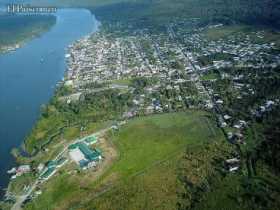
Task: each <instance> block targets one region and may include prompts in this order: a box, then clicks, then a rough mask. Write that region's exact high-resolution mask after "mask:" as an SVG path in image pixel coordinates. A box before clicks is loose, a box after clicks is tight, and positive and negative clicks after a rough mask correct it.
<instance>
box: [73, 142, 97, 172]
mask: <svg viewBox="0 0 280 210" xmlns="http://www.w3.org/2000/svg"><path fill="white" fill-rule="evenodd" d="M68 149H69V155H70V158H71V159H72V160H73V161H75V162H76V163H77V164H78V165H79V166H80V167H81V168H82V169H88V168H91V167H94V166H96V163H97V162H98V161H100V160H101V159H102V156H101V151H100V150H98V149H91V148H89V146H88V145H87V144H86V143H84V142H78V143H76V144H71V145H70V146H69V147H68Z"/></svg>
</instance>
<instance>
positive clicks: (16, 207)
mask: <svg viewBox="0 0 280 210" xmlns="http://www.w3.org/2000/svg"><path fill="white" fill-rule="evenodd" d="M111 129H113V126H110V127H107V128H104V129H102V130H100V131H98V132H95V133H92V134H90V135H88V136H92V135H95V136H100V135H103V134H104V133H106V132H107V131H109V130H111ZM80 141H82V140H81V139H76V140H74V141H72V142H70V143H68V144H67V145H65V147H64V148H63V150H62V151H61V152H60V153H59V154H58V155H57V156H56V157H55V158H54V160H57V159H59V158H60V157H61V155H63V154H64V153H65V152H66V151H67V149H68V147H69V146H70V145H71V144H74V143H77V142H80ZM39 183H40V182H39V178H37V179H36V181H35V182H34V183H33V184H32V185H31V187H30V188H29V190H28V191H27V192H26V193H25V194H23V195H19V196H15V198H16V202H15V204H14V205H13V206H12V208H11V210H20V209H21V205H22V204H23V203H24V201H25V200H26V199H27V198H28V197H29V196H30V195H31V193H32V192H33V191H34V190H35V188H36V187H37V186H38V184H39Z"/></svg>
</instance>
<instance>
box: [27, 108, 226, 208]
mask: <svg viewBox="0 0 280 210" xmlns="http://www.w3.org/2000/svg"><path fill="white" fill-rule="evenodd" d="M209 117H210V115H209V114H208V113H206V112H203V111H188V112H185V113H172V114H161V115H153V116H148V117H141V118H137V119H134V120H131V121H130V122H129V123H128V124H127V125H125V126H124V127H121V129H120V130H119V131H114V132H113V133H110V134H108V138H109V139H111V141H112V143H113V144H114V145H115V147H116V148H117V150H118V154H119V155H118V158H117V159H116V160H115V162H114V163H113V165H112V166H111V167H110V168H109V169H108V170H106V171H105V173H104V174H103V175H101V176H100V177H99V179H90V178H89V177H90V174H91V173H95V172H81V173H78V174H75V173H74V174H72V175H69V174H68V171H67V170H66V169H64V170H62V171H61V172H60V173H61V175H60V176H57V177H54V178H52V179H51V180H50V181H49V183H47V185H46V186H45V187H44V188H43V191H44V192H43V194H42V195H41V196H39V197H38V198H37V199H35V200H34V201H33V202H32V203H30V204H28V205H27V206H26V209H42V208H46V207H48V209H69V208H70V206H71V207H72V209H94V207H96V209H100V210H102V209H104V210H105V209H106V210H109V209H120V210H124V209H129V210H131V209H143V208H144V209H158V208H159V206H161V207H162V208H160V209H168V210H171V209H176V203H177V202H178V199H180V197H178V196H177V194H176V192H177V191H178V190H179V191H180V186H179V185H178V179H177V173H176V170H177V169H178V164H177V163H178V160H180V159H181V157H182V155H183V154H184V151H185V149H186V148H187V147H193V146H196V147H200V146H203V145H204V144H208V143H209V144H212V143H215V142H222V141H223V136H222V134H221V132H220V130H218V129H217V128H216V127H215V126H214V125H213V122H212V120H211V119H209ZM201 131H203V132H201ZM105 158H106V157H105ZM62 183H63V184H62ZM93 198H94V199H93Z"/></svg>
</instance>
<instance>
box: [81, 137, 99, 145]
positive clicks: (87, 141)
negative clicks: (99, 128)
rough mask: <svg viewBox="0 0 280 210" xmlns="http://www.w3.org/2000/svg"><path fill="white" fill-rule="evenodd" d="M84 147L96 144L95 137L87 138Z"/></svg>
mask: <svg viewBox="0 0 280 210" xmlns="http://www.w3.org/2000/svg"><path fill="white" fill-rule="evenodd" d="M84 141H85V143H86V145H92V144H96V143H97V137H96V136H95V135H92V136H89V137H87V138H85V140H84Z"/></svg>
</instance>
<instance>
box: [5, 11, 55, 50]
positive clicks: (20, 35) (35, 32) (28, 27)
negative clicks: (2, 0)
mask: <svg viewBox="0 0 280 210" xmlns="http://www.w3.org/2000/svg"><path fill="white" fill-rule="evenodd" d="M55 23H56V17H55V16H54V15H48V16H38V15H37V16H34V15H33V16H30V15H28V16H23V15H20V16H19V15H13V16H11V15H1V16H0V28H1V30H0V40H1V41H0V54H1V53H8V52H11V51H15V50H17V49H18V48H21V47H22V46H24V44H26V43H27V42H28V41H30V40H32V39H34V38H37V37H39V36H40V35H42V34H43V33H45V32H47V31H49V30H50V29H51V28H52V27H53V26H54V25H55Z"/></svg>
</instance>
